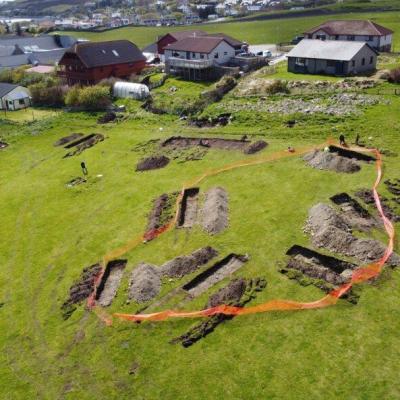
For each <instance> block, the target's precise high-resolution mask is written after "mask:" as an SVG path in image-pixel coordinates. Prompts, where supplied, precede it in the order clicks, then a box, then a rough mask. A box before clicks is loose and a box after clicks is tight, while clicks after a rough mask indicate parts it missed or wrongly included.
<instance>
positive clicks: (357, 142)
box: [356, 133, 360, 146]
mask: <svg viewBox="0 0 400 400" xmlns="http://www.w3.org/2000/svg"><path fill="white" fill-rule="evenodd" d="M359 144H360V135H359V134H358V133H357V136H356V145H357V146H358V145H359Z"/></svg>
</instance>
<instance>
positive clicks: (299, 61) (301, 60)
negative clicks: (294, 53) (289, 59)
mask: <svg viewBox="0 0 400 400" xmlns="http://www.w3.org/2000/svg"><path fill="white" fill-rule="evenodd" d="M296 64H297V65H306V59H305V58H296Z"/></svg>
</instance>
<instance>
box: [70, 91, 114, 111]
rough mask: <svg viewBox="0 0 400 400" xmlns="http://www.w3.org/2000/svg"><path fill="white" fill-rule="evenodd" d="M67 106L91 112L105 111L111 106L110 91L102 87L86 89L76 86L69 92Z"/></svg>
mask: <svg viewBox="0 0 400 400" xmlns="http://www.w3.org/2000/svg"><path fill="white" fill-rule="evenodd" d="M65 104H66V105H67V106H70V107H80V108H83V109H85V110H90V111H100V110H104V109H106V108H107V107H108V106H109V105H110V104H111V99H110V89H109V88H108V87H107V86H101V85H96V86H88V87H84V88H79V87H77V86H75V87H73V88H72V89H70V90H69V92H68V94H67V96H66V99H65Z"/></svg>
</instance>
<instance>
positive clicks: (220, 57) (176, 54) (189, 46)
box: [164, 36, 236, 80]
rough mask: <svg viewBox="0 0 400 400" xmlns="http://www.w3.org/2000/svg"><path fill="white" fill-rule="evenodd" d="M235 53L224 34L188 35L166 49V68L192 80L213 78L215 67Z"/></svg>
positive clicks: (224, 62) (168, 71) (225, 61)
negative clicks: (215, 35) (216, 35)
mask: <svg viewBox="0 0 400 400" xmlns="http://www.w3.org/2000/svg"><path fill="white" fill-rule="evenodd" d="M235 54H236V51H235V48H234V47H233V46H232V45H231V44H229V43H228V41H227V40H226V39H225V38H224V37H222V36H220V37H212V36H195V37H187V38H185V39H182V40H178V41H176V42H174V43H172V44H170V45H168V46H167V47H166V48H165V49H164V56H165V70H166V72H167V73H169V74H172V75H178V76H183V77H185V78H186V79H190V80H205V79H212V75H213V69H214V68H215V67H218V66H223V65H225V64H227V63H228V62H229V61H230V60H231V59H232V58H234V57H235Z"/></svg>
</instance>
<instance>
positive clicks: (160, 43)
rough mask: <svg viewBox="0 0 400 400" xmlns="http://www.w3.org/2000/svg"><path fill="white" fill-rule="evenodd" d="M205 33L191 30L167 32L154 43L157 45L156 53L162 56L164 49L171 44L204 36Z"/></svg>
mask: <svg viewBox="0 0 400 400" xmlns="http://www.w3.org/2000/svg"><path fill="white" fill-rule="evenodd" d="M206 35H207V32H204V31H201V30H192V31H177V32H169V33H167V34H165V35H163V36H160V37H159V38H158V40H157V42H156V44H157V53H158V54H159V55H162V54H164V49H165V48H166V47H167V46H168V45H170V44H172V43H175V42H177V41H178V40H182V39H186V38H190V37H197V36H206Z"/></svg>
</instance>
